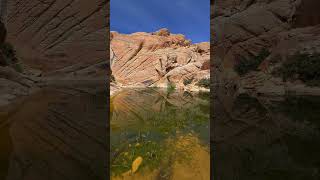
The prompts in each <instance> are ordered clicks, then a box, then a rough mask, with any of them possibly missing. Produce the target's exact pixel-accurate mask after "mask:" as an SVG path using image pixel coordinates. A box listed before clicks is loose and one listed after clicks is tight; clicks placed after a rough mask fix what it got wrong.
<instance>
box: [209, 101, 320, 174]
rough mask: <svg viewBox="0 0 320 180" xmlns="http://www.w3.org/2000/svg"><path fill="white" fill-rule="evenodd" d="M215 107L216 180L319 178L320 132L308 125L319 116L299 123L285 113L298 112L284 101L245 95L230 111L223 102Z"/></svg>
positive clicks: (305, 117)
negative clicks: (319, 152)
mask: <svg viewBox="0 0 320 180" xmlns="http://www.w3.org/2000/svg"><path fill="white" fill-rule="evenodd" d="M214 102H215V104H214V108H215V110H214V125H213V129H212V132H214V137H213V147H214V148H213V155H214V157H213V159H214V166H215V171H214V172H215V176H216V177H217V178H219V179H247V180H248V179H249V180H250V179H252V180H256V179H264V178H267V179H283V178H284V177H288V178H289V179H305V178H306V177H307V179H318V178H319V177H320V174H319V173H318V172H319V166H318V163H319V162H320V156H319V155H318V154H317V153H315V152H316V151H318V150H319V147H318V145H315V144H319V143H320V138H319V130H318V129H317V128H316V127H318V125H317V124H316V123H315V122H312V121H310V115H311V116H312V117H313V119H315V117H314V116H315V115H316V114H315V112H312V111H309V112H310V113H305V114H304V116H301V117H302V118H300V120H298V121H297V120H295V119H293V118H292V115H291V116H289V114H287V112H285V111H283V109H284V108H286V109H291V110H290V111H288V112H298V111H299V110H298V109H292V108H293V106H292V104H291V105H290V104H285V103H283V102H284V100H283V99H281V98H280V99H271V98H259V99H255V98H251V97H244V96H242V97H237V98H235V99H234V101H232V102H231V101H230V103H229V104H228V105H227V106H226V104H224V102H221V101H219V98H216V99H215V101H214ZM299 103H300V102H297V104H299ZM318 104H319V103H318ZM300 105H301V106H306V105H308V103H306V104H300ZM318 106H319V105H317V106H315V104H313V105H312V107H314V108H317V107H318ZM300 109H301V107H300ZM301 113H304V112H301ZM312 113H313V114H312ZM308 122H309V123H308Z"/></svg>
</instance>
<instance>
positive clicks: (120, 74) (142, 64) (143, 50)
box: [111, 29, 210, 86]
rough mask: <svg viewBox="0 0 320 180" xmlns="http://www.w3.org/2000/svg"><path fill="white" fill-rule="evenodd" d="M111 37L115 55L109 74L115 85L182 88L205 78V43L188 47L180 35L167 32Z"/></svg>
mask: <svg viewBox="0 0 320 180" xmlns="http://www.w3.org/2000/svg"><path fill="white" fill-rule="evenodd" d="M111 34H112V36H113V38H112V40H111V47H112V48H113V50H114V52H115V54H117V63H114V64H113V73H114V76H115V79H116V80H117V81H118V82H119V83H122V84H124V85H130V84H138V85H144V86H149V85H151V84H157V85H158V86H166V83H167V82H168V81H170V82H173V83H175V84H177V86H183V81H184V79H192V78H194V81H198V80H199V79H202V78H209V64H210V63H209V62H210V58H209V54H210V53H209V49H210V48H209V43H199V44H193V45H191V44H190V41H188V40H187V39H185V37H184V36H183V35H181V34H170V32H169V31H168V30H167V29H161V30H159V31H158V32H155V33H144V32H137V33H133V34H130V35H125V34H119V33H117V32H111ZM190 83H191V82H190Z"/></svg>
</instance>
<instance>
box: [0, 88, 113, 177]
mask: <svg viewBox="0 0 320 180" xmlns="http://www.w3.org/2000/svg"><path fill="white" fill-rule="evenodd" d="M98 89H99V88H98V86H96V85H95V86H93V87H74V86H73V87H72V88H66V87H64V88H45V89H43V90H41V91H39V92H37V93H35V94H33V95H31V96H30V97H26V99H23V100H21V101H18V102H17V103H15V104H13V105H12V106H11V107H8V108H1V109H0V149H1V150H0V180H22V179H24V180H45V179H48V180H70V179H71V180H76V179H77V180H93V179H94V180H102V179H105V177H106V174H107V173H106V172H107V171H106V169H107V163H106V162H107V158H108V156H107V154H108V147H107V141H106V139H107V134H106V132H107V124H106V122H107V121H106V119H107V112H106V109H107V90H104V89H103V87H101V88H100V90H98Z"/></svg>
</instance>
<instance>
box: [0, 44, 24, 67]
mask: <svg viewBox="0 0 320 180" xmlns="http://www.w3.org/2000/svg"><path fill="white" fill-rule="evenodd" d="M0 49H1V51H2V53H3V55H4V56H5V57H4V59H5V63H6V65H9V66H11V67H12V68H13V69H15V70H16V71H17V72H20V73H21V72H23V69H22V66H21V65H20V64H19V62H18V58H17V57H16V50H15V49H14V47H13V46H12V45H11V44H10V43H8V42H5V43H3V44H2V45H1V46H0Z"/></svg>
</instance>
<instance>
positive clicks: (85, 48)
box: [7, 0, 109, 77]
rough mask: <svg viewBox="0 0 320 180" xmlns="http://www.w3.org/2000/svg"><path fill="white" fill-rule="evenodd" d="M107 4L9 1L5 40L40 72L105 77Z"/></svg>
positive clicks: (70, 0) (82, 0) (67, 0)
mask: <svg viewBox="0 0 320 180" xmlns="http://www.w3.org/2000/svg"><path fill="white" fill-rule="evenodd" d="M108 3H109V2H107V1H106V0H102V1H99V0H93V1H87V0H80V1H75V0H48V1H37V0H31V1H26V0H24V1H20V0H13V1H9V2H8V13H7V14H8V15H7V16H8V18H7V30H8V38H7V39H8V41H9V42H10V43H11V44H13V45H14V46H15V47H16V49H17V53H18V56H19V58H20V59H21V60H22V61H23V63H25V64H26V65H28V66H30V67H31V68H34V69H38V70H41V71H43V72H44V74H47V73H49V74H48V75H60V76H66V75H75V74H76V75H77V76H82V77H88V76H93V77H97V76H100V77H101V76H106V73H104V72H105V69H106V67H107V66H108V61H107V55H108V51H109V49H106V47H107V39H108V33H107V32H106V26H107V23H108V21H109V18H108V16H107V9H108V8H107V4H108ZM74 72H76V73H75V74H74Z"/></svg>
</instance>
